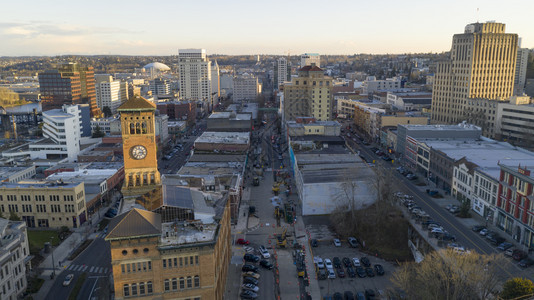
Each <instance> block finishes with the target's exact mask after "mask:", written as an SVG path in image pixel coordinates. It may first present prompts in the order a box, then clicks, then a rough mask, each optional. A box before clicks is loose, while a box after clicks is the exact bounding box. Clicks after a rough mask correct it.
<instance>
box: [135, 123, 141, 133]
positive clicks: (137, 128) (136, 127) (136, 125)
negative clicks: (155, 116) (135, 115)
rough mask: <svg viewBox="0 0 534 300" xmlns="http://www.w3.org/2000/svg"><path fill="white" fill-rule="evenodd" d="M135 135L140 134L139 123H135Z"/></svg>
mask: <svg viewBox="0 0 534 300" xmlns="http://www.w3.org/2000/svg"><path fill="white" fill-rule="evenodd" d="M135 133H136V134H141V124H140V123H135Z"/></svg>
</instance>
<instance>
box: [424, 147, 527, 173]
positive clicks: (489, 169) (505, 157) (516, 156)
mask: <svg viewBox="0 0 534 300" xmlns="http://www.w3.org/2000/svg"><path fill="white" fill-rule="evenodd" d="M420 141H422V142H424V143H425V144H426V145H428V146H429V147H432V148H434V149H437V150H440V151H442V152H443V153H445V154H446V155H447V156H449V157H450V158H452V159H454V160H459V159H461V158H463V157H465V158H466V159H467V160H468V161H470V162H472V163H474V164H476V165H478V166H479V168H480V170H482V171H483V172H484V173H486V174H488V175H489V176H491V177H493V178H499V174H500V167H499V165H498V164H499V162H500V163H501V164H504V165H507V166H516V167H517V166H519V165H521V166H534V153H533V152H530V151H527V150H525V149H522V148H518V147H515V146H512V145H510V144H508V143H505V142H497V141H494V140H490V139H487V138H482V139H480V140H472V139H471V140H469V139H441V140H435V139H424V140H420Z"/></svg>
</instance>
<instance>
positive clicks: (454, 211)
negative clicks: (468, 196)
mask: <svg viewBox="0 0 534 300" xmlns="http://www.w3.org/2000/svg"><path fill="white" fill-rule="evenodd" d="M449 212H450V213H451V214H457V213H459V212H460V207H459V206H458V205H453V206H452V207H451V208H450V209H449Z"/></svg>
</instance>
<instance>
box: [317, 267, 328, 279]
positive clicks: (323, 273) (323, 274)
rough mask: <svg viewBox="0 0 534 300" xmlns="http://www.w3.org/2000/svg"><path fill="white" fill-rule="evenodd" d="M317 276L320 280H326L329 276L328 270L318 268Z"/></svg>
mask: <svg viewBox="0 0 534 300" xmlns="http://www.w3.org/2000/svg"><path fill="white" fill-rule="evenodd" d="M317 278H318V279H319V280H325V279H326V278H328V273H327V272H326V269H319V270H317Z"/></svg>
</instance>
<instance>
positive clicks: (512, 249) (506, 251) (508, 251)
mask: <svg viewBox="0 0 534 300" xmlns="http://www.w3.org/2000/svg"><path fill="white" fill-rule="evenodd" d="M516 250H517V249H515V248H513V247H512V248H508V249H506V250H505V251H504V255H506V256H509V257H512V255H514V252H515V251H516Z"/></svg>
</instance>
